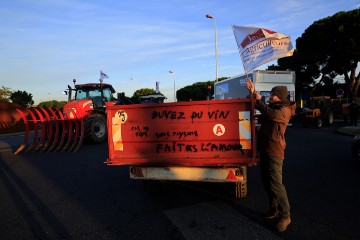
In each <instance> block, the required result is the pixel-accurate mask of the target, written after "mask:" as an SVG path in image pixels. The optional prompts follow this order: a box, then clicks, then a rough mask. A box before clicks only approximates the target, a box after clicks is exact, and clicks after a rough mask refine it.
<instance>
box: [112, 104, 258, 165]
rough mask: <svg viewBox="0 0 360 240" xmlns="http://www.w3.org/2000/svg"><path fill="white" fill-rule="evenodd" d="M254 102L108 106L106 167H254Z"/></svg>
mask: <svg viewBox="0 0 360 240" xmlns="http://www.w3.org/2000/svg"><path fill="white" fill-rule="evenodd" d="M253 106H254V99H252V98H248V99H237V100H213V101H193V102H177V103H161V104H133V105H111V104H107V126H108V148H109V159H108V161H107V162H106V163H107V164H108V165H142V166H238V165H255V164H256V163H257V157H256V150H255V146H256V143H255V137H254V136H255V123H254V117H253V115H254V113H253V109H254V108H253Z"/></svg>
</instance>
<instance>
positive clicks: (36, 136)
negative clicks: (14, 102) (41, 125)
mask: <svg viewBox="0 0 360 240" xmlns="http://www.w3.org/2000/svg"><path fill="white" fill-rule="evenodd" d="M26 111H27V112H28V113H29V115H30V116H31V119H32V122H33V124H34V139H33V141H32V143H31V145H30V146H29V147H28V148H27V149H26V150H25V152H26V153H27V152H30V151H31V150H33V149H34V148H35V146H36V143H37V140H38V134H39V133H38V124H37V122H38V120H37V119H36V116H35V114H34V113H33V112H32V111H31V110H30V109H28V108H26Z"/></svg>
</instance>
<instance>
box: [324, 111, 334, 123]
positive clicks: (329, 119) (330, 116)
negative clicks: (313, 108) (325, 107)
mask: <svg viewBox="0 0 360 240" xmlns="http://www.w3.org/2000/svg"><path fill="white" fill-rule="evenodd" d="M333 122H334V114H333V113H332V112H330V111H329V112H328V114H327V115H326V119H325V125H326V126H331V124H333Z"/></svg>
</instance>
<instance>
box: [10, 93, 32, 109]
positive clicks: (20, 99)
mask: <svg viewBox="0 0 360 240" xmlns="http://www.w3.org/2000/svg"><path fill="white" fill-rule="evenodd" d="M32 98H33V96H32V94H31V93H27V92H26V91H20V90H18V91H16V92H13V93H11V95H10V100H11V101H12V102H13V103H17V104H19V105H21V106H24V107H31V106H32V105H33V104H34V101H33V99H32Z"/></svg>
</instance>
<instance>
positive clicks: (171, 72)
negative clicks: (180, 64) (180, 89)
mask: <svg viewBox="0 0 360 240" xmlns="http://www.w3.org/2000/svg"><path fill="white" fill-rule="evenodd" d="M169 73H170V74H172V76H173V78H174V102H176V93H175V74H174V72H173V71H171V70H170V71H169Z"/></svg>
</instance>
